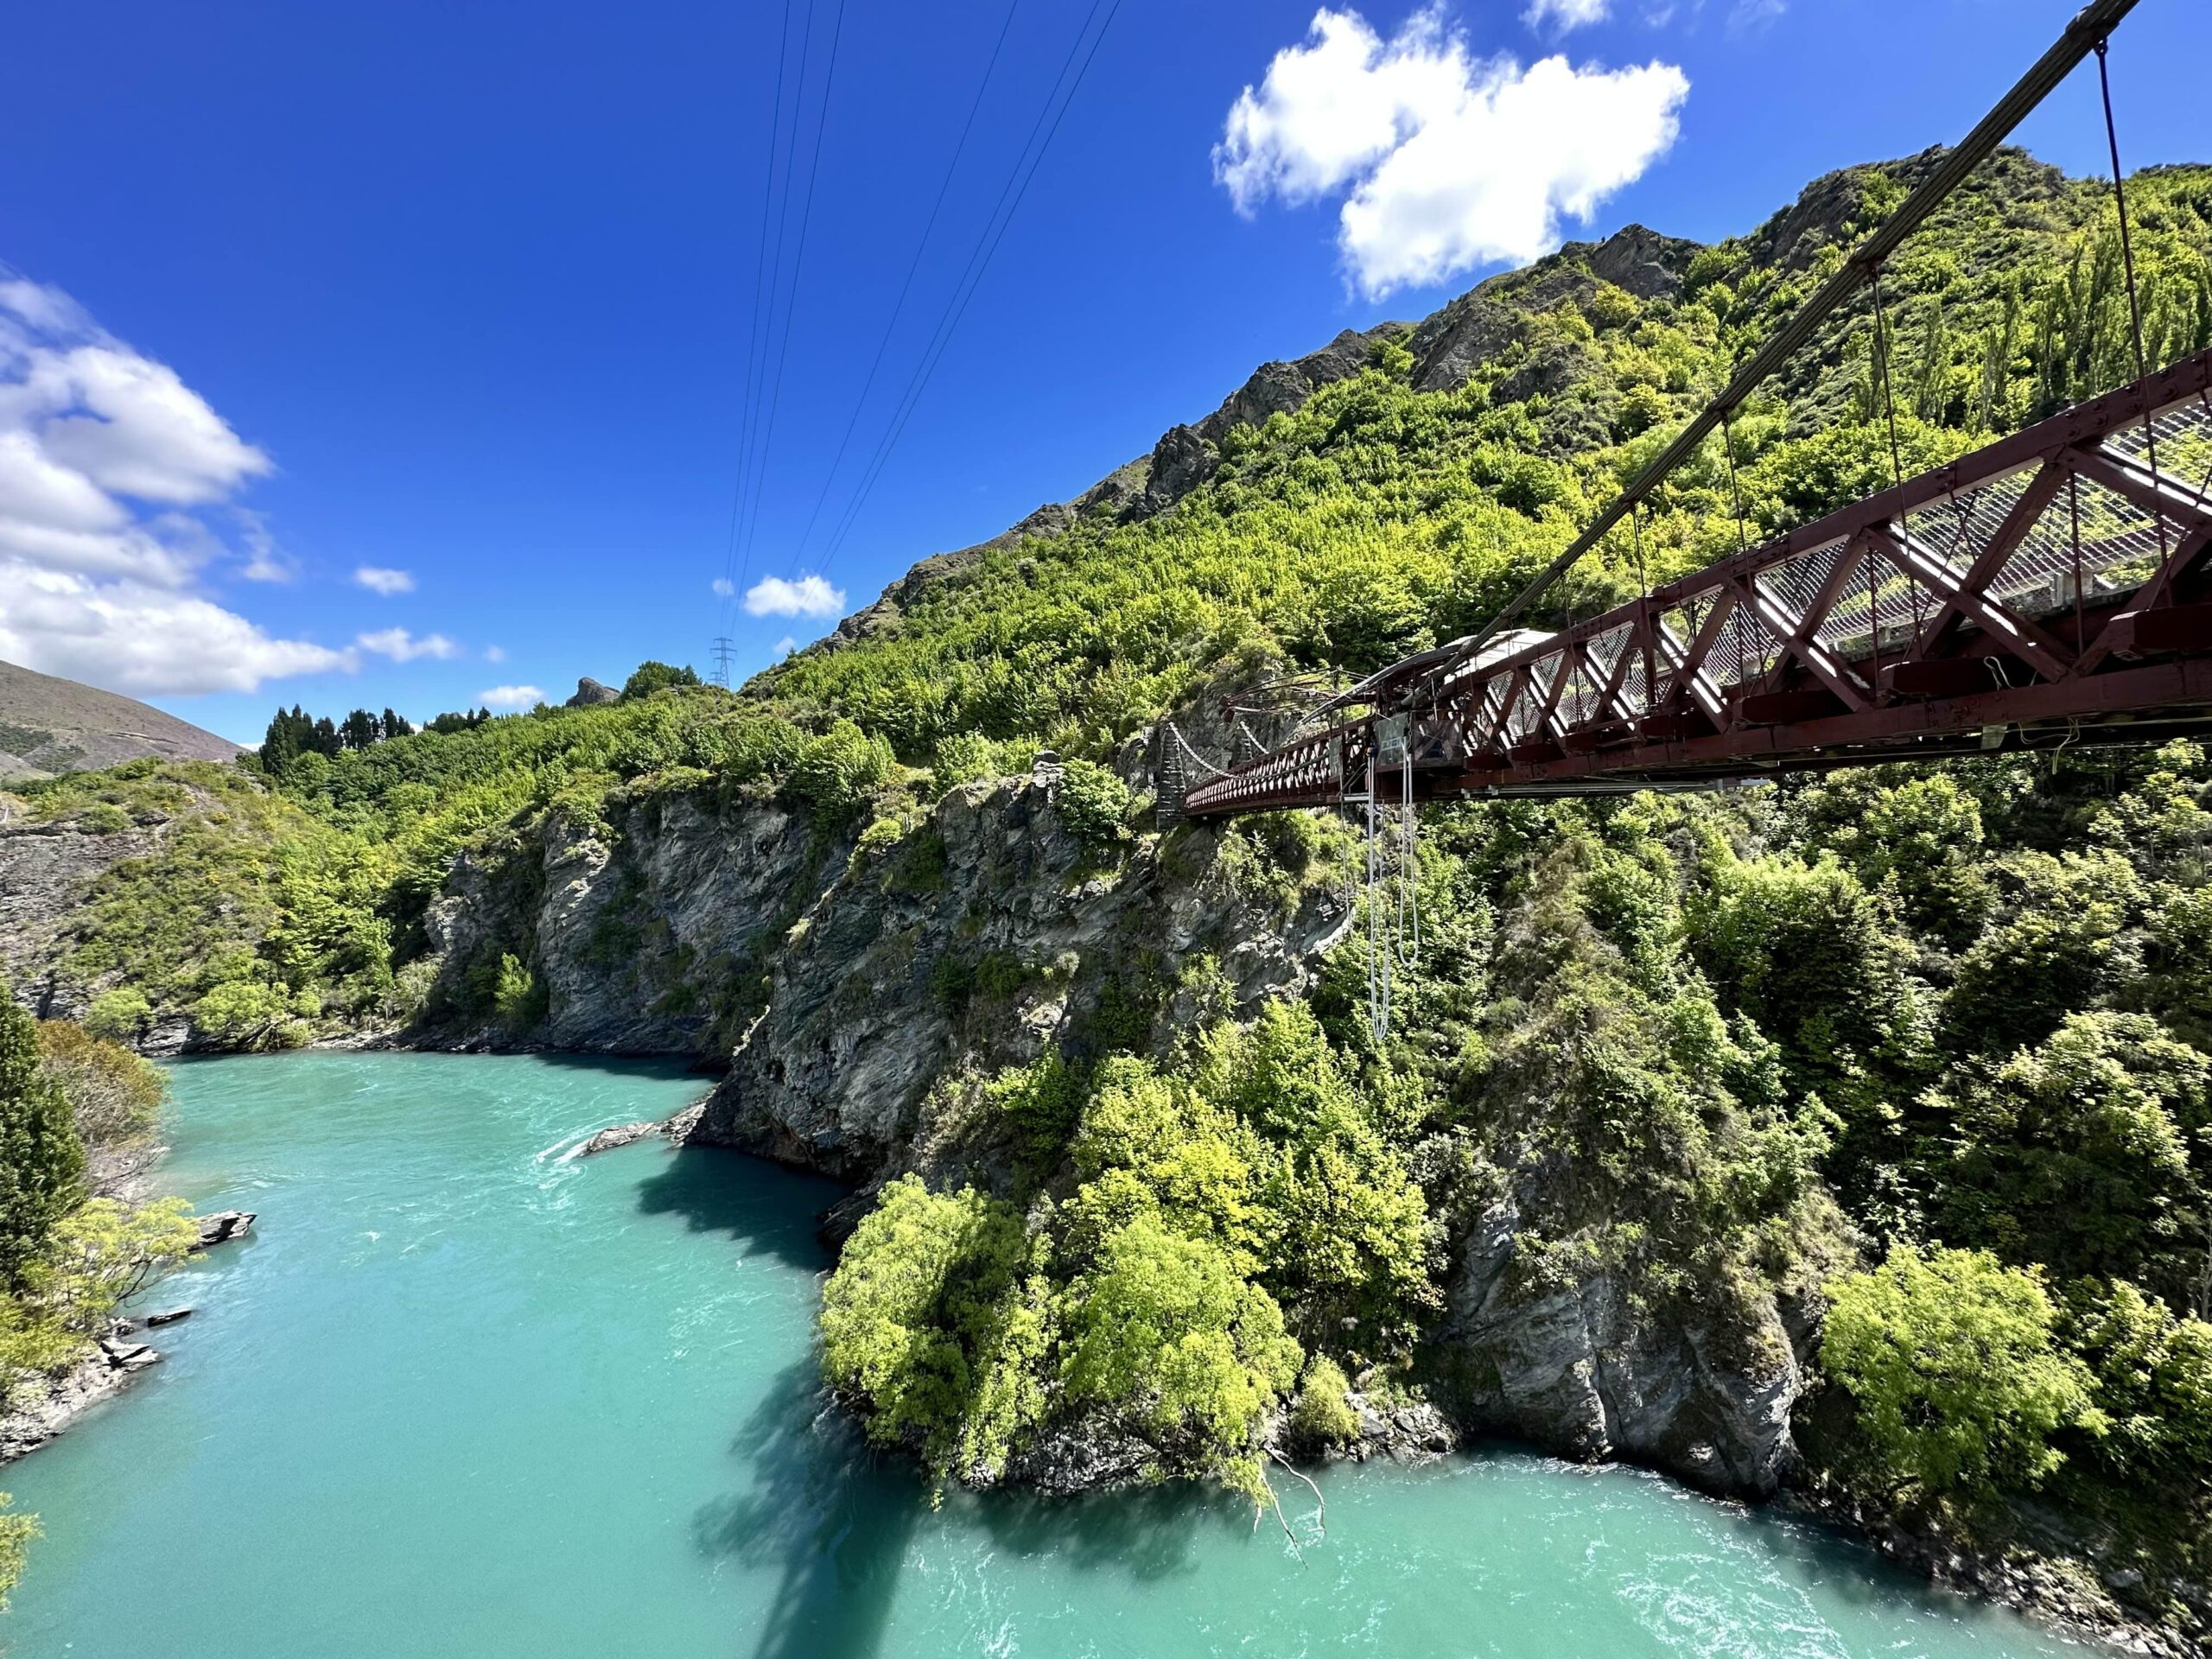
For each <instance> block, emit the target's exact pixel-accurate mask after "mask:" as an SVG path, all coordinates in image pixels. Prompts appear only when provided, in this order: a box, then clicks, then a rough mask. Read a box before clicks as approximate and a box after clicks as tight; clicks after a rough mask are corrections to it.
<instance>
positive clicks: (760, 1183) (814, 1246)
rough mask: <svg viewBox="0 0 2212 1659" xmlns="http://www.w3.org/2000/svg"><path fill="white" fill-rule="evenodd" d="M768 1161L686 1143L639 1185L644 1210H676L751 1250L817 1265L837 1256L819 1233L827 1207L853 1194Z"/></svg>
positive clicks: (798, 1264) (699, 1228)
mask: <svg viewBox="0 0 2212 1659" xmlns="http://www.w3.org/2000/svg"><path fill="white" fill-rule="evenodd" d="M848 1191H849V1189H848V1188H847V1187H845V1186H843V1185H840V1184H839V1183H837V1182H836V1181H832V1180H829V1179H824V1178H823V1177H821V1176H818V1175H802V1174H800V1173H798V1172H797V1171H795V1170H789V1169H785V1168H784V1167H782V1166H780V1165H777V1164H772V1163H770V1162H768V1161H767V1160H766V1159H762V1158H755V1157H753V1156H751V1155H750V1154H746V1153H742V1152H731V1151H728V1150H725V1149H723V1148H721V1147H683V1148H680V1149H679V1150H677V1152H675V1153H674V1154H671V1155H670V1156H669V1157H668V1158H667V1159H666V1160H664V1163H663V1165H662V1167H661V1169H660V1171H659V1172H658V1173H657V1174H653V1175H649V1176H647V1177H646V1178H645V1179H644V1180H643V1181H640V1182H639V1184H638V1208H639V1211H641V1212H642V1213H644V1214H645V1215H648V1216H662V1215H676V1216H680V1217H683V1221H684V1224H685V1225H687V1226H689V1227H690V1229H691V1230H692V1231H693V1232H695V1233H721V1234H724V1235H726V1236H728V1237H730V1238H732V1239H734V1240H735V1241H736V1242H737V1243H739V1244H741V1245H742V1246H743V1247H744V1248H745V1250H746V1253H747V1255H773V1256H775V1257H776V1258H777V1259H778V1260H779V1261H782V1262H788V1263H789V1264H791V1266H792V1267H795V1268H808V1269H810V1270H818V1269H821V1268H827V1267H828V1266H829V1252H828V1251H827V1250H825V1249H823V1247H822V1242H821V1240H820V1239H819V1238H818V1237H817V1236H816V1229H817V1227H818V1226H819V1225H820V1224H821V1217H822V1212H823V1211H824V1210H827V1209H828V1208H829V1206H830V1205H833V1204H835V1203H836V1201H837V1200H838V1199H839V1198H843V1197H844V1196H845V1194H846V1192H848Z"/></svg>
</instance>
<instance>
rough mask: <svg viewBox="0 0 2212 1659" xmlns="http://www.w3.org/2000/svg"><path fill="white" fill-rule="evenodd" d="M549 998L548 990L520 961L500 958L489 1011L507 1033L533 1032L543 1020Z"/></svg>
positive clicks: (507, 955) (510, 955)
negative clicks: (491, 1011) (497, 1016)
mask: <svg viewBox="0 0 2212 1659" xmlns="http://www.w3.org/2000/svg"><path fill="white" fill-rule="evenodd" d="M549 996H550V991H549V989H548V988H547V987H546V986H545V985H544V983H543V982H541V981H540V980H539V979H538V977H537V976H536V975H535V974H533V973H531V971H530V969H529V968H528V967H527V966H526V965H525V964H524V963H523V961H522V959H521V958H520V957H516V956H514V955H512V954H505V955H502V956H501V957H500V958H499V974H498V976H497V978H496V979H495V980H494V981H493V987H492V1008H493V1012H494V1013H495V1014H498V1015H499V1020H500V1023H502V1024H503V1025H505V1027H507V1029H508V1030H510V1031H513V1032H524V1031H529V1030H531V1029H533V1028H534V1027H536V1026H537V1024H538V1023H539V1022H540V1021H541V1020H543V1019H544V1018H545V1010H546V1005H547V1001H548V998H549Z"/></svg>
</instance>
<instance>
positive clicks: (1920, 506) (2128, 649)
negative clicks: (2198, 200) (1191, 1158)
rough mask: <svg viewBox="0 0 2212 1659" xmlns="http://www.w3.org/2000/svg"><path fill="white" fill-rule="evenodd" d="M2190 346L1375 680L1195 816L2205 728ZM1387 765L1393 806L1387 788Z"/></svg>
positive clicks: (1254, 763) (2202, 489) (1611, 784)
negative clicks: (1471, 645)
mask: <svg viewBox="0 0 2212 1659" xmlns="http://www.w3.org/2000/svg"><path fill="white" fill-rule="evenodd" d="M2208 548H2212V353H2203V354H2202V355H2199V356H2196V357H2193V358H2190V359H2187V360H2186V361H2184V362H2182V363H2179V364H2177V365H2174V366H2173V367H2171V368H2170V369H2167V370H2165V371H2164V372H2160V373H2158V374H2154V375H2151V376H2148V377H2146V378H2144V379H2143V380H2140V381H2139V382H2137V383H2136V384H2134V385H2129V386H2126V387H2125V388H2123V389H2121V390H2120V391H2114V392H2112V393H2109V394H2107V396H2105V397H2099V398H2097V399H2095V400H2094V401H2092V402H2090V403H2087V404H2082V405H2080V406H2079V407H2077V408H2075V409H2071V410H2067V411H2066V412H2065V413H2063V414H2062V415H2060V416H2056V418H2054V419H2051V420H2049V421H2045V422H2044V423H2042V424H2040V425H2037V426H2034V427H2031V428H2029V429H2027V430H2025V431H2024V432H2020V433H2018V434H2017V435H2014V436H2012V437H2010V438H2006V439H2005V440H2003V441H2002V442H1997V443H1993V444H1991V445H1989V446H1988V447H1987V448H1983V449H1980V450H1977V451H1975V452H1974V454H1969V455H1967V456H1965V457H1963V458H1961V460H1958V461H1954V462H1952V463H1951V464H1950V465H1949V466H1948V467H1942V468H1940V469H1939V470H1937V471H1935V472H1931V473H1926V474H1922V475H1921V476H1920V477H1918V478H1914V479H1910V480H1906V481H1905V482H1904V483H1903V484H1901V485H1898V486H1896V487H1894V488H1891V489H1889V490H1885V491H1884V492H1882V493H1880V494H1878V495H1875V496H1872V497H1870V498H1868V499H1866V500H1864V501H1860V502H1858V503H1856V504H1855V505H1852V506H1849V507H1847V508H1845V509H1844V510H1843V511H1842V512H1838V513H1834V514H1832V515H1830V516H1829V517H1828V518H1823V519H1821V520H1820V521H1819V522H1817V523H1815V524H1808V525H1805V526H1804V527H1802V529H1798V530H1794V531H1790V532H1789V534H1787V535H1785V536H1781V537H1777V538H1775V539H1774V540H1772V541H1770V542H1768V543H1765V544H1764V545H1763V546H1759V547H1756V548H1753V549H1751V550H1750V551H1748V552H1745V553H1743V554H1741V555H1739V556H1737V557H1734V558H1732V559H1727V560H1725V561H1723V562H1722V563H1719V564H1715V565H1712V566H1710V567H1708V568H1707V569H1703V570H1700V571H1698V572H1696V573H1695V574H1694V575H1688V576H1684V577H1682V578H1681V580H1679V581H1676V582H1669V583H1668V584H1667V585H1665V586H1664V587H1662V588H1657V589H1656V590H1655V591H1653V592H1652V593H1651V594H1649V596H1648V597H1645V598H1640V599H1637V600H1635V601H1631V602H1630V603H1629V604H1626V605H1623V606H1621V607H1618V608H1617V609H1615V610H1611V611H1609V612H1607V613H1605V614H1603V615H1601V616H1597V617H1592V618H1591V619H1590V620H1587V621H1584V622H1579V623H1576V624H1575V625H1574V626H1572V627H1569V628H1567V629H1565V630H1563V631H1562V632H1557V633H1554V634H1548V635H1544V636H1541V637H1537V636H1531V635H1529V634H1527V633H1525V632H1522V633H1510V632H1509V633H1501V634H1500V635H1498V636H1497V637H1496V638H1495V639H1492V640H1491V641H1490V642H1488V645H1487V646H1486V648H1484V649H1483V650H1481V651H1479V652H1474V653H1472V654H1470V653H1469V652H1467V651H1466V649H1465V642H1455V643H1454V644H1453V645H1446V646H1444V647H1441V648H1440V649H1439V650H1437V651H1433V652H1427V653H1426V654H1424V655H1422V656H1419V657H1414V658H1408V660H1406V661H1404V662H1401V663H1398V664H1394V665H1393V666H1391V667H1390V668H1388V669H1385V670H1384V671H1382V672H1381V673H1379V674H1376V675H1375V676H1373V677H1370V678H1369V679H1367V680H1365V681H1363V683H1360V684H1359V685H1357V686H1355V687H1353V688H1352V689H1351V690H1350V691H1347V692H1345V693H1344V694H1343V695H1342V696H1340V697H1339V698H1338V699H1337V700H1336V701H1337V703H1338V706H1339V707H1351V706H1359V705H1364V706H1365V707H1366V708H1367V709H1368V710H1369V712H1368V713H1367V714H1365V715H1363V716H1362V717H1360V718H1358V719H1356V720H1349V721H1343V722H1340V723H1338V724H1335V725H1332V726H1330V727H1328V728H1325V729H1322V730H1319V731H1313V732H1310V733H1307V734H1304V735H1302V736H1300V737H1297V738H1295V739H1294V741H1291V742H1289V743H1287V744H1285V745H1284V746H1282V747H1279V748H1277V749H1275V750H1274V751H1272V752H1271V753H1267V754H1263V755H1262V756H1260V757H1258V758H1256V759H1255V760H1251V761H1249V762H1247V763H1246V764H1245V765H1243V766H1238V767H1236V768H1234V769H1232V770H1230V772H1228V773H1227V774H1226V775H1224V776H1222V777H1218V778H1216V779H1212V780H1211V781H1210V782H1207V783H1205V784H1204V785H1200V786H1198V788H1195V789H1193V790H1192V791H1190V792H1189V793H1188V794H1187V795H1186V796H1185V801H1184V807H1185V811H1186V812H1188V813H1189V814H1190V815H1191V816H1192V817H1216V816H1221V815H1224V814H1228V813H1234V812H1245V811H1253V810H1262V809H1266V808H1276V807H1290V806H1325V805H1333V804H1338V803H1341V802H1343V801H1345V800H1346V799H1348V798H1349V799H1358V798H1363V797H1370V796H1371V797H1372V798H1376V799H1378V800H1382V799H1387V798H1390V797H1392V796H1395V795H1399V794H1401V793H1405V792H1409V793H1410V795H1411V796H1412V798H1416V799H1430V798H1436V797H1440V796H1459V795H1499V796H1510V795H1562V794H1567V795H1574V794H1585V795H1586V794H1599V793H1609V792H1618V791H1626V790H1636V789H1649V788H1653V787H1665V786H1669V785H1675V786H1681V785H1694V784H1698V783H1701V782H1709V781H1712V780H1714V779H1724V778H1742V777H1746V776H1759V775H1763V774H1767V773H1771V772H1784V771H1792V770H1799V771H1802V770H1808V769H1819V768H1824V767H1833V766H1859V765H1865V764H1867V763H1870V762H1872V761H1878V760H1897V759H1903V758H1916V759H1924V758H1931V757H1935V756H1940V755H1946V754H1955V753H1961V752H1964V751H1973V750H1982V749H1993V748H1999V747H2022V746H2042V747H2060V746H2062V745H2091V744H2096V743H2109V742H2147V741H2158V740H2161V739H2163V738H2164V737H2166V736H2169V735H2173V734H2179V733H2184V732H2193V731H2201V730H2204V729H2206V728H2208V727H2212V603H2207V602H2206V599H2207V583H2206V579H2205V578H2206V572H2205V569H2204V567H2205V564H2206V553H2207V550H2208ZM1408 772H1409V773H1410V784H1411V788H1410V791H1407V790H1406V787H1405V786H1406V785H1407V783H1408V778H1407V777H1406V775H1405V774H1407V773H1408Z"/></svg>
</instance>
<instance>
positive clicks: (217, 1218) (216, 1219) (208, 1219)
mask: <svg viewBox="0 0 2212 1659" xmlns="http://www.w3.org/2000/svg"><path fill="white" fill-rule="evenodd" d="M255 1219H256V1217H255V1216H254V1213H253V1211H251V1210H219V1211H216V1212H215V1213H214V1214H213V1215H208V1216H202V1217H200V1237H199V1239H198V1241H197V1242H195V1243H194V1245H193V1246H192V1248H193V1249H194V1250H205V1249H212V1248H213V1247H214V1246H215V1245H218V1244H227V1243H230V1242H231V1241H232V1239H234V1238H244V1237H245V1236H246V1235H247V1234H248V1233H250V1232H251V1231H252V1230H253V1224H254V1221H255Z"/></svg>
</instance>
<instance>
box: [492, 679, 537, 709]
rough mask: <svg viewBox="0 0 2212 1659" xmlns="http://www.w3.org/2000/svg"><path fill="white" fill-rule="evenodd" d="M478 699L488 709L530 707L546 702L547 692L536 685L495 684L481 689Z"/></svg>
mask: <svg viewBox="0 0 2212 1659" xmlns="http://www.w3.org/2000/svg"><path fill="white" fill-rule="evenodd" d="M476 701H477V702H480V703H482V704H483V705H484V706H485V707H486V708H487V709H528V708H530V707H531V705H533V704H535V703H540V702H544V701H545V694H544V693H543V691H541V690H538V689H537V687H536V686H534V685H495V686H493V687H492V689H491V690H488V691H479V692H478V693H477V694H476Z"/></svg>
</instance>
